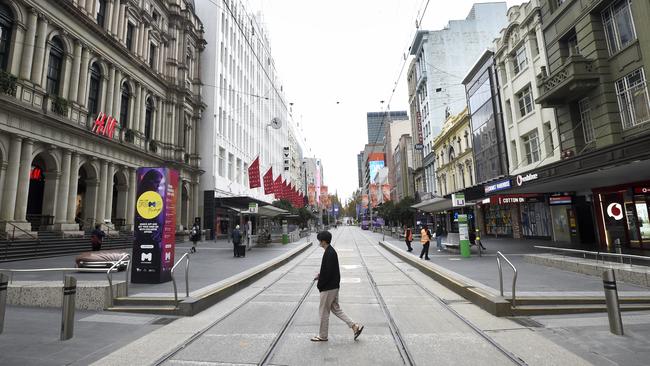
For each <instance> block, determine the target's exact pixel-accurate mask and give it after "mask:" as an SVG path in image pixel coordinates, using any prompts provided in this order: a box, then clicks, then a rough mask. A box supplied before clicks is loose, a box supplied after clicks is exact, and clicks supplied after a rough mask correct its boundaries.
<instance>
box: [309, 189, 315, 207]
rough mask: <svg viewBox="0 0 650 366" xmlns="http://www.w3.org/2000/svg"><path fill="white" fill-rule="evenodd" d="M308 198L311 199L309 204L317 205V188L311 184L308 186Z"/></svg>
mask: <svg viewBox="0 0 650 366" xmlns="http://www.w3.org/2000/svg"><path fill="white" fill-rule="evenodd" d="M307 196H308V197H309V204H310V205H311V206H314V205H315V204H316V186H315V185H313V184H310V185H308V186H307Z"/></svg>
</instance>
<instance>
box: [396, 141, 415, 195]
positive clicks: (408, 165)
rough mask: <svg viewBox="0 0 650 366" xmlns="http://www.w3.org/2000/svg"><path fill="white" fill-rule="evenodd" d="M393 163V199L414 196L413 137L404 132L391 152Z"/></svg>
mask: <svg viewBox="0 0 650 366" xmlns="http://www.w3.org/2000/svg"><path fill="white" fill-rule="evenodd" d="M393 160H394V165H395V182H396V185H395V195H396V197H395V200H396V201H400V200H402V199H404V198H405V197H414V196H415V185H414V183H413V165H414V164H413V138H412V137H411V135H408V134H404V135H402V136H401V137H400V139H399V144H398V145H397V147H396V148H395V152H394V153H393Z"/></svg>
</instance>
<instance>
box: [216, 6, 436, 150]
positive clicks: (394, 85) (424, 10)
mask: <svg viewBox="0 0 650 366" xmlns="http://www.w3.org/2000/svg"><path fill="white" fill-rule="evenodd" d="M210 1H212V0H210ZM430 1H431V0H427V2H426V3H425V4H424V9H423V10H422V14H420V12H419V11H418V15H419V16H420V19H418V15H416V16H415V19H416V22H415V24H416V28H415V34H417V32H418V29H419V28H420V25H421V24H422V19H423V18H424V16H425V15H426V13H427V9H428V8H429V2H430ZM410 39H413V37H410ZM409 43H410V42H409ZM409 49H410V44H409V46H407V47H406V50H407V51H409ZM404 54H406V52H404ZM406 60H408V56H406V57H402V66H401V67H400V70H399V73H398V74H397V79H396V80H395V82H394V83H393V89H392V91H391V94H390V97H389V98H388V103H387V104H386V108H387V111H388V112H387V111H384V116H383V118H382V120H381V124H380V125H379V130H382V129H383V127H384V122H385V120H386V117H387V115H389V114H390V103H391V101H392V100H393V96H394V95H395V90H396V89H397V85H398V84H399V81H400V79H401V78H402V74H403V73H404V67H405V66H406ZM378 142H379V135H378V136H377V137H376V138H375V142H374V145H376V144H377V143H378Z"/></svg>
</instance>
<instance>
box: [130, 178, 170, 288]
mask: <svg viewBox="0 0 650 366" xmlns="http://www.w3.org/2000/svg"><path fill="white" fill-rule="evenodd" d="M177 194H178V172H177V171H175V170H171V169H167V168H138V171H137V191H136V201H135V228H134V231H135V235H134V241H133V259H132V261H133V263H132V265H131V281H132V282H133V283H161V282H167V281H170V280H171V268H172V266H173V265H174V243H175V237H176V198H177Z"/></svg>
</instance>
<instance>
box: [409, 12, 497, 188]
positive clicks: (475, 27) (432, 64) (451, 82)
mask: <svg viewBox="0 0 650 366" xmlns="http://www.w3.org/2000/svg"><path fill="white" fill-rule="evenodd" d="M506 10H507V7H506V3H505V2H494V3H480V4H474V5H473V6H472V9H471V11H470V13H469V14H468V16H467V17H466V18H465V19H464V20H451V21H449V24H448V25H447V26H446V27H445V28H444V29H442V30H437V31H418V32H417V33H416V35H415V38H414V39H413V42H412V44H411V47H410V54H411V55H412V56H414V59H415V65H414V71H415V74H414V75H409V76H411V79H412V80H414V82H415V93H414V96H415V98H417V100H418V103H417V106H418V108H419V109H418V110H417V111H416V122H417V121H418V116H419V122H417V124H421V126H422V135H423V149H422V154H423V160H424V161H423V166H424V176H425V179H424V181H425V184H426V191H427V192H432V193H436V189H437V184H436V182H435V167H434V165H433V164H434V161H435V159H434V155H433V140H434V139H435V138H436V136H437V135H438V133H439V132H440V130H441V129H442V125H443V123H444V122H445V120H446V119H447V118H448V117H449V116H451V115H453V114H458V113H460V112H461V111H462V110H463V109H464V108H465V105H466V104H465V103H466V99H465V89H464V88H463V85H462V83H461V81H462V80H463V76H464V75H465V74H466V73H467V70H469V69H470V68H471V67H472V65H474V62H476V59H478V58H479V56H480V55H481V54H482V52H483V51H484V50H485V49H486V48H487V47H488V46H490V45H491V44H492V41H493V40H494V38H495V37H496V36H497V35H498V34H499V31H500V30H501V29H502V28H503V27H505V26H506V24H507V20H506ZM412 82H413V81H412ZM412 107H413V103H411V108H412Z"/></svg>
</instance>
